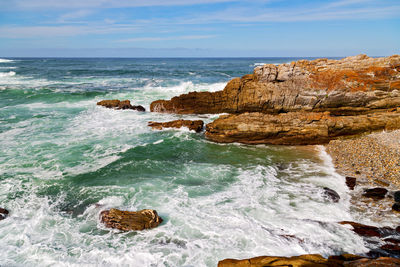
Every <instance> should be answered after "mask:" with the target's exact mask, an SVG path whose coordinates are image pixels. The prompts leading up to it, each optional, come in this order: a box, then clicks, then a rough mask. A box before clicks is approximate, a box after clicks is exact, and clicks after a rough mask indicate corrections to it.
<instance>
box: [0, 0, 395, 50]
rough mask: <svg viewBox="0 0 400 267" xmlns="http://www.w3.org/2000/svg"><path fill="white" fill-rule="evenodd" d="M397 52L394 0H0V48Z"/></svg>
mask: <svg viewBox="0 0 400 267" xmlns="http://www.w3.org/2000/svg"><path fill="white" fill-rule="evenodd" d="M359 53H366V54H368V55H371V56H384V55H390V54H395V53H397V54H399V53H400V0H310V1H306V0H291V1H288V0H264V1H263V0H251V1H234V0H170V1H168V0H145V1H139V0H0V56H3V57H7V56H65V57H69V56H78V57H79V56H111V57H112V56H116V57H138V56H144V57H147V56H149V57H163V56H165V57H168V56H172V57H175V56H200V57H201V56H204V57H207V56H254V57H257V56H260V57H261V56H347V55H354V54H359Z"/></svg>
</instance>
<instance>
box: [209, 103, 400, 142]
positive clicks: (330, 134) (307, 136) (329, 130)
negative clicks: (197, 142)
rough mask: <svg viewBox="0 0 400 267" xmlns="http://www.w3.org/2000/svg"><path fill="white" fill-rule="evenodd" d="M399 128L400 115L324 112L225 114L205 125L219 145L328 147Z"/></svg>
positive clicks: (394, 113)
mask: <svg viewBox="0 0 400 267" xmlns="http://www.w3.org/2000/svg"><path fill="white" fill-rule="evenodd" d="M398 127H400V112H397V110H396V111H393V112H386V111H381V112H375V113H371V114H364V115H358V116H331V115H330V114H329V113H326V112H325V113H321V112H289V113H281V114H277V115H273V114H265V113H260V112H251V113H247V112H246V113H242V114H234V115H224V116H221V117H219V118H218V119H216V120H215V121H213V122H211V123H209V124H207V125H206V133H205V134H206V137H207V138H208V139H210V140H213V141H216V142H223V143H225V142H226V143H230V142H240V143H245V144H259V143H263V144H275V145H310V144H325V143H328V142H329V141H330V140H331V139H335V138H338V137H341V136H352V135H358V134H361V133H365V132H371V131H378V130H385V129H386V130H390V129H395V128H398Z"/></svg>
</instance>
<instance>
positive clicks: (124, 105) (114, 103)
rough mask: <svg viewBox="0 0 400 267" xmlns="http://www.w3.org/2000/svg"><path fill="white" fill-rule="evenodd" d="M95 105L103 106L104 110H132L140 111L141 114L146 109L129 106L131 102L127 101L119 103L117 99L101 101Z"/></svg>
mask: <svg viewBox="0 0 400 267" xmlns="http://www.w3.org/2000/svg"><path fill="white" fill-rule="evenodd" d="M97 105H99V106H103V107H106V108H113V109H133V110H137V111H142V112H144V111H146V109H145V108H144V107H142V106H134V105H131V101H129V100H123V101H120V100H117V99H114V100H102V101H99V102H97Z"/></svg>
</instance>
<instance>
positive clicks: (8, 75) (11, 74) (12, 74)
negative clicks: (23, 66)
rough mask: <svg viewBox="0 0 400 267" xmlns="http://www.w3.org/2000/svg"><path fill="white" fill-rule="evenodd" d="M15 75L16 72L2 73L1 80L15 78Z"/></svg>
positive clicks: (0, 74) (0, 73)
mask: <svg viewBox="0 0 400 267" xmlns="http://www.w3.org/2000/svg"><path fill="white" fill-rule="evenodd" d="M15 74H16V73H15V71H9V72H0V78H2V77H11V76H15Z"/></svg>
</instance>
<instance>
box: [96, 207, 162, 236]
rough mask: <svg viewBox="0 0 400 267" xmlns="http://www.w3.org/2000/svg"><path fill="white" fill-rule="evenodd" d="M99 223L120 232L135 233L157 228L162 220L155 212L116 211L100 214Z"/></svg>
mask: <svg viewBox="0 0 400 267" xmlns="http://www.w3.org/2000/svg"><path fill="white" fill-rule="evenodd" d="M100 217H101V222H103V223H104V224H105V225H106V227H109V228H116V229H119V230H122V231H137V230H144V229H150V228H154V227H157V226H158V225H160V223H162V221H163V220H162V218H161V217H159V216H158V214H157V211H155V210H149V209H144V210H140V211H122V210H118V209H110V210H105V211H102V212H101V213H100Z"/></svg>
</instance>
